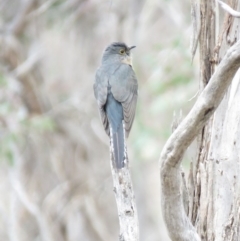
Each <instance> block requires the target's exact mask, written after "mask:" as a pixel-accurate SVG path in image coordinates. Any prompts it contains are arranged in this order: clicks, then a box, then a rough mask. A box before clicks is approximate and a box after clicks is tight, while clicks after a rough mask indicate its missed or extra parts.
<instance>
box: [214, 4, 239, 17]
mask: <svg viewBox="0 0 240 241" xmlns="http://www.w3.org/2000/svg"><path fill="white" fill-rule="evenodd" d="M218 3H219V4H220V6H221V7H222V8H223V9H224V10H225V11H226V12H228V13H229V14H230V15H232V16H233V17H236V18H240V12H238V11H236V10H234V9H232V8H231V7H230V6H229V5H227V4H226V3H224V2H222V1H219V0H218Z"/></svg>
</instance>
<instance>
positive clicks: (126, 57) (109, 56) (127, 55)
mask: <svg viewBox="0 0 240 241" xmlns="http://www.w3.org/2000/svg"><path fill="white" fill-rule="evenodd" d="M135 47H136V46H131V47H128V46H127V45H126V44H125V43H121V42H114V43H112V44H110V45H109V46H108V47H107V48H106V49H105V51H104V53H103V57H102V63H106V64H111V63H115V62H122V63H124V64H129V65H132V58H131V50H132V49H133V48H135Z"/></svg>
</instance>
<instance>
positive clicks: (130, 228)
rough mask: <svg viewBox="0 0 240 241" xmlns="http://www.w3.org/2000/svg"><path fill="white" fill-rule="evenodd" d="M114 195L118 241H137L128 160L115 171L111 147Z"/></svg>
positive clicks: (136, 221) (137, 229)
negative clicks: (118, 226) (118, 228)
mask: <svg viewBox="0 0 240 241" xmlns="http://www.w3.org/2000/svg"><path fill="white" fill-rule="evenodd" d="M110 153H111V154H110V158H111V167H112V176H113V185H114V193H115V198H116V202H117V208H118V217H119V224H120V236H119V241H138V240H139V228H138V216H137V208H136V203H135V196H134V192H133V187H132V181H131V176H130V170H129V166H128V158H127V155H126V158H127V160H126V164H125V166H124V168H122V169H116V168H115V164H114V158H113V147H112V146H111V148H110Z"/></svg>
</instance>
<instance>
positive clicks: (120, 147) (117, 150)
mask: <svg viewBox="0 0 240 241" xmlns="http://www.w3.org/2000/svg"><path fill="white" fill-rule="evenodd" d="M111 141H112V143H113V150H114V159H115V162H116V167H117V168H118V169H121V168H123V167H124V131H123V125H122V124H120V125H119V127H118V129H117V131H116V132H113V133H112V140H111Z"/></svg>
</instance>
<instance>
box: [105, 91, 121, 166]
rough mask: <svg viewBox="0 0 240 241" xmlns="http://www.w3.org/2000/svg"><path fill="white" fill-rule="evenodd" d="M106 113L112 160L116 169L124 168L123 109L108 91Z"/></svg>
mask: <svg viewBox="0 0 240 241" xmlns="http://www.w3.org/2000/svg"><path fill="white" fill-rule="evenodd" d="M108 91H109V93H108V96H107V103H106V107H105V108H106V112H107V117H108V121H109V124H110V139H111V140H110V141H111V144H112V146H113V154H114V160H115V163H116V167H117V168H118V169H120V168H123V167H124V148H125V145H124V143H125V139H124V128H123V119H124V118H123V107H122V104H121V103H120V102H118V101H117V100H116V99H115V98H114V97H113V94H112V93H111V91H110V89H109V90H108Z"/></svg>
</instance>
